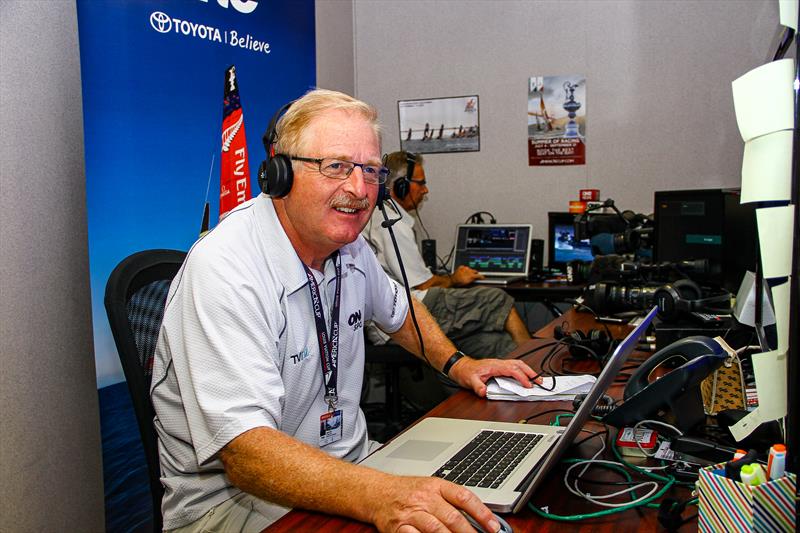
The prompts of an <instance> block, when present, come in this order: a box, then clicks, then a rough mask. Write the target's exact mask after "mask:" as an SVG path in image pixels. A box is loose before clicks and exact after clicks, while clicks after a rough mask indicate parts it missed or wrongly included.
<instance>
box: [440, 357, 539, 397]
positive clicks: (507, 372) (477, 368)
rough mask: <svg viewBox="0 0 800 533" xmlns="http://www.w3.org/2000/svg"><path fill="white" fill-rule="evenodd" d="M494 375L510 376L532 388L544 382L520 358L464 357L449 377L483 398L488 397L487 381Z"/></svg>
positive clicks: (452, 369) (455, 365)
mask: <svg viewBox="0 0 800 533" xmlns="http://www.w3.org/2000/svg"><path fill="white" fill-rule="evenodd" d="M494 376H508V377H511V378H514V379H516V380H517V381H519V382H520V383H521V384H522V386H523V387H527V388H530V387H532V386H533V383H539V384H541V383H542V378H541V377H538V375H537V374H536V372H535V371H534V370H533V369H532V368H531V367H529V366H528V365H527V364H526V363H525V362H523V361H520V360H519V359H473V358H471V357H462V358H461V359H459V360H458V361H457V362H456V363H455V364H454V365H453V366H452V367H451V369H450V372H449V377H450V379H452V380H453V381H455V382H456V383H458V384H459V385H461V386H462V387H464V388H465V389H470V390H472V391H474V392H475V394H477V395H478V396H480V397H481V398H485V397H486V382H487V381H489V378H492V377H494Z"/></svg>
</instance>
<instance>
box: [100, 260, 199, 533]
mask: <svg viewBox="0 0 800 533" xmlns="http://www.w3.org/2000/svg"><path fill="white" fill-rule="evenodd" d="M185 257H186V252H180V251H177V250H145V251H142V252H137V253H135V254H133V255H130V256H128V257H127V258H125V259H123V260H122V261H121V262H120V263H119V265H117V267H116V268H115V269H114V271H113V272H112V273H111V276H109V278H108V283H107V284H106V294H105V300H104V301H105V306H106V313H108V321H109V323H110V325H111V333H112V334H113V336H114V342H115V344H116V345H117V352H118V353H119V358H120V361H121V363H122V370H123V371H124V372H125V379H126V380H127V382H128V390H129V391H130V394H131V400H132V402H133V410H134V412H135V413H136V420H137V422H138V425H139V433H140V435H141V437H142V445H143V448H144V455H145V458H146V459H147V470H148V473H149V475H150V493H151V496H152V499H153V531H161V529H162V517H161V498H162V496H163V495H164V488H163V487H162V486H161V480H160V477H161V468H160V466H159V461H158V437H157V435H156V431H155V428H154V427H153V418H154V416H155V412H154V411H153V405H152V404H151V403H150V379H151V378H152V375H153V354H154V352H155V347H156V341H157V340H158V330H159V328H160V327H161V320H162V318H163V314H164V304H165V302H166V298H167V292H168V291H169V284H170V282H171V281H172V278H174V277H175V274H176V273H177V272H178V269H179V268H180V267H181V264H182V263H183V260H184V259H185Z"/></svg>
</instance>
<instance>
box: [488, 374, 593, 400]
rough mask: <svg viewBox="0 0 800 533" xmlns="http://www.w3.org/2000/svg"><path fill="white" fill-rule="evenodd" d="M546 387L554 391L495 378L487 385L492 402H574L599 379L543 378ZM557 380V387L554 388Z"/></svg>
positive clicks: (587, 377)
mask: <svg viewBox="0 0 800 533" xmlns="http://www.w3.org/2000/svg"><path fill="white" fill-rule="evenodd" d="M542 379H543V380H544V383H542V385H544V386H545V387H547V388H548V389H549V388H553V390H551V391H549V390H545V389H543V388H542V387H539V386H538V385H534V386H533V387H531V388H530V389H527V388H525V387H523V386H522V385H521V384H520V383H519V382H518V381H517V380H516V379H513V378H505V377H495V378H492V379H490V380H489V382H488V383H487V384H486V397H487V398H488V399H490V400H511V401H518V402H525V401H527V402H542V401H544V402H547V401H558V400H561V401H568V400H572V399H573V398H574V397H575V395H576V394H585V393H587V392H589V390H591V388H592V385H594V382H595V381H597V378H596V377H594V376H589V375H581V376H556V377H555V378H553V377H543V378H542ZM553 380H555V387H553Z"/></svg>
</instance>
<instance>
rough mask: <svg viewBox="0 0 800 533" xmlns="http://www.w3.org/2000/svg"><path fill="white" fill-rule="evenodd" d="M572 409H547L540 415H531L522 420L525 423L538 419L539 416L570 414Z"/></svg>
mask: <svg viewBox="0 0 800 533" xmlns="http://www.w3.org/2000/svg"><path fill="white" fill-rule="evenodd" d="M571 412H572V409H558V408H557V409H548V410H547V411H542V412H541V413H536V414H533V415H531V416H529V417H527V418H523V420H524V421H525V422H530V421H531V420H533V419H534V418H539V417H540V416H544V415H549V414H550V413H571Z"/></svg>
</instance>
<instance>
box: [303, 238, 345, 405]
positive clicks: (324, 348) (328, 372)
mask: <svg viewBox="0 0 800 533" xmlns="http://www.w3.org/2000/svg"><path fill="white" fill-rule="evenodd" d="M331 259H333V261H334V263H335V265H336V292H335V294H334V296H333V307H332V308H331V333H330V336H329V335H328V330H327V329H328V328H327V327H326V324H325V311H324V310H323V309H322V300H321V299H320V295H319V286H318V285H317V280H316V279H314V274H313V273H312V272H311V269H309V268H308V267H307V266H306V265H305V263H304V264H303V268H304V269H305V271H306V276H307V277H308V290H309V291H310V292H311V307H312V309H313V311H314V322H315V323H316V326H317V341H318V342H319V356H320V357H319V358H320V366H321V367H322V380H323V383H324V385H325V401H326V402H327V403H328V408H329V409H330V410H331V411H333V410H334V409H335V408H336V403H337V402H338V400H339V396H338V394H337V392H336V377H337V370H338V359H339V300H340V296H341V288H342V260H341V258H340V257H339V252H338V251H337V252H335V253H334V255H333V256H331Z"/></svg>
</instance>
